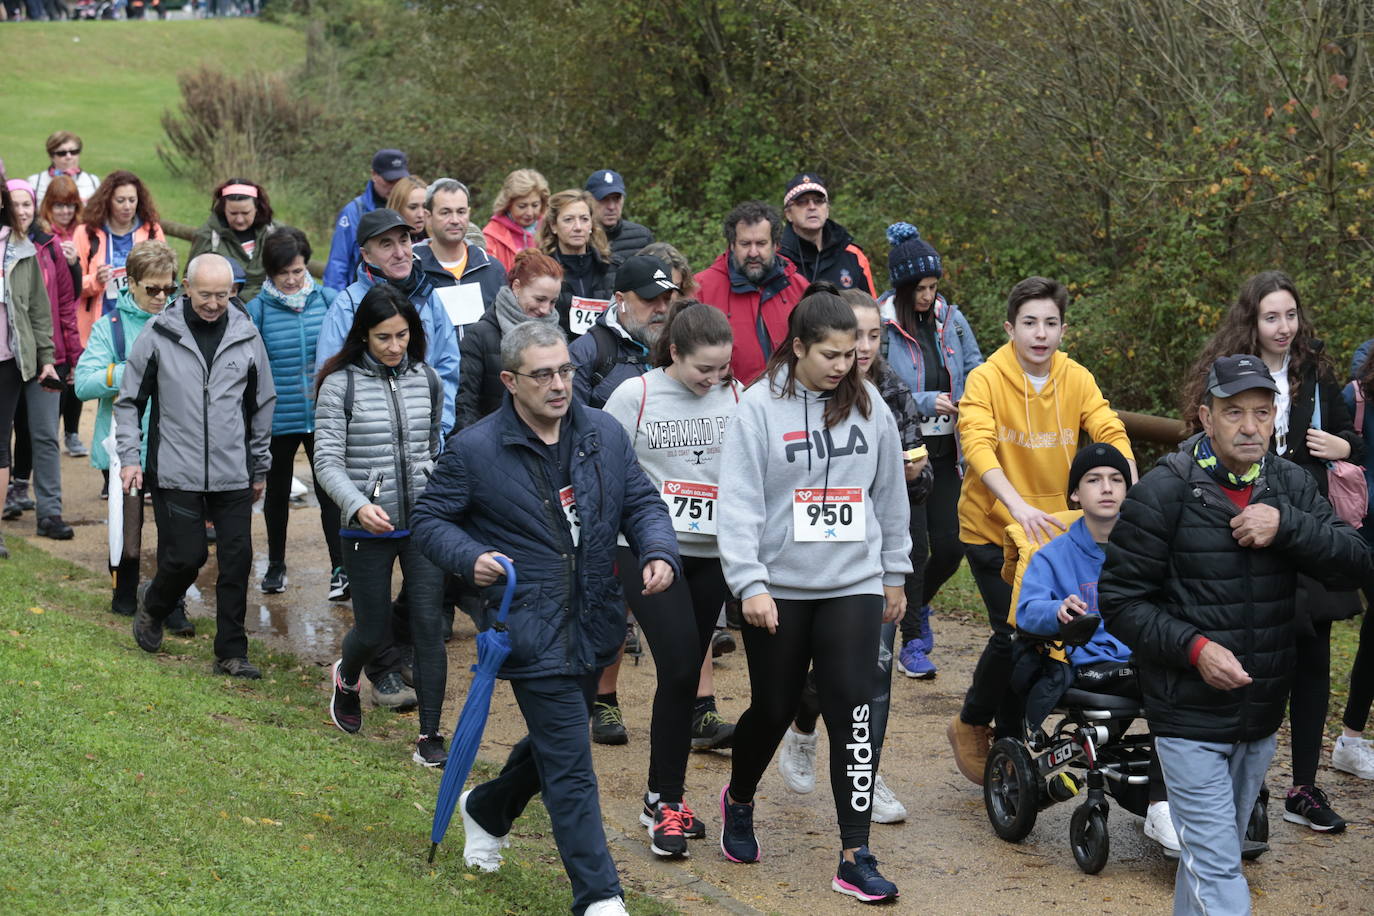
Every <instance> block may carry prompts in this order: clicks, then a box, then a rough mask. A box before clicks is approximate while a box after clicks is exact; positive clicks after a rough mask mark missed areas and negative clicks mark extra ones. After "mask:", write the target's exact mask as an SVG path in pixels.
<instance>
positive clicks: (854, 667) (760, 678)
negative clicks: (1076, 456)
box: [717, 292, 911, 903]
mask: <svg viewBox="0 0 1374 916" xmlns="http://www.w3.org/2000/svg"><path fill="white" fill-rule="evenodd" d="M857 330H858V323H857V321H856V320H855V317H854V311H853V309H852V308H850V306H849V305H848V304H847V303H846V302H845V301H844V300H843V299H841V298H840V297H839V296H837V295H835V294H833V293H829V292H818V293H814V294H812V295H809V296H806V297H805V298H803V299H802V301H801V302H799V303H798V304H797V307H796V309H795V310H794V311H793V313H792V316H791V318H790V320H789V324H788V338H787V342H786V343H785V344H783V345H782V346H781V347H779V348H778V349H777V350H776V351H775V352H774V353H773V355H772V357H771V358H770V359H769V361H768V367H767V368H766V369H765V370H764V373H763V375H762V376H760V378H759V380H758V381H757V382H755V383H754V385H752V386H751V387H750V388H749V389H748V390H747V391H746V392H745V393H744V395H743V396H742V397H741V399H740V404H739V408H738V410H737V411H736V413H735V418H734V420H732V421H731V426H730V434H729V436H727V437H726V439H725V451H724V454H723V456H722V463H721V480H720V502H721V511H720V528H719V532H718V534H717V540H718V543H719V546H720V556H721V565H722V566H723V568H724V571H725V578H726V582H727V583H728V584H729V586H730V590H731V591H732V592H733V593H734V594H735V595H737V596H738V597H739V598H740V599H741V600H742V601H743V610H744V619H745V624H746V626H745V627H744V631H743V635H744V645H745V649H746V652H747V657H748V660H749V682H750V688H751V693H752V697H751V701H750V707H749V709H748V710H747V711H746V712H745V713H744V715H743V716H741V717H740V720H739V723H738V725H737V726H736V729H735V747H734V757H733V766H732V770H731V775H730V783H729V784H728V785H727V786H726V787H725V788H724V789H722V790H721V820H722V829H721V850H722V851H723V852H724V853H725V856H726V858H728V859H730V860H731V861H733V862H756V861H758V859H759V844H758V840H757V839H756V838H755V836H754V829H753V800H754V791H755V789H756V788H757V786H758V782H759V779H760V777H761V776H762V775H763V772H764V770H765V769H766V768H767V766H768V763H769V761H770V760H771V759H772V756H773V752H774V751H775V750H776V749H777V746H778V742H779V741H780V740H781V739H782V736H783V732H784V731H785V730H786V729H787V726H788V724H789V723H790V721H791V719H792V715H793V713H794V712H795V711H796V709H797V702H798V699H799V698H800V696H801V690H802V684H803V682H804V681H805V679H806V672H807V668H808V666H810V665H811V664H812V663H813V662H814V663H815V667H816V681H817V688H818V691H819V694H820V703H821V713H822V716H823V717H824V719H825V725H826V730H827V731H828V732H829V733H830V781H831V787H832V789H833V791H834V795H835V808H836V817H837V820H838V821H839V828H840V841H841V849H842V851H841V854H840V862H839V867H838V869H837V871H836V874H835V877H834V879H833V880H832V881H831V887H832V888H833V889H834V890H836V891H839V892H840V893H842V894H847V895H849V896H852V897H856V898H858V899H860V900H863V901H865V902H870V903H875V902H879V901H884V900H891V899H893V898H895V897H896V896H897V887H896V885H894V884H893V883H892V882H890V881H888V880H887V879H885V878H884V877H883V876H882V875H881V874H879V872H878V863H877V859H875V858H874V857H873V855H872V854H871V853H870V852H869V850H868V832H869V815H870V809H871V808H872V804H873V781H874V774H875V773H876V772H877V763H878V760H877V758H878V754H879V753H880V751H881V746H880V745H881V740H880V738H879V736H878V735H876V734H875V731H874V729H873V727H872V710H871V709H870V705H871V702H872V699H873V695H874V686H875V684H874V673H873V647H874V646H875V645H877V643H878V638H879V632H880V629H881V627H882V624H883V623H885V622H892V621H894V620H897V619H898V618H900V617H901V615H902V613H903V611H904V610H905V607H906V595H905V592H904V590H903V586H904V583H905V578H906V575H907V573H909V572H911V558H910V550H911V533H910V531H909V529H908V526H909V511H910V510H909V507H908V503H907V496H906V482H905V478H904V472H903V463H902V446H901V439H900V436H899V434H898V431H897V424H896V422H895V421H894V420H893V418H892V413H891V411H890V410H889V409H888V407H887V405H886V404H885V403H883V400H882V398H881V397H880V396H879V393H878V390H877V389H876V388H875V387H874V386H873V385H872V383H870V382H867V381H865V380H864V379H863V378H861V376H860V373H859V368H858V365H857V363H856V360H855V348H856V338H857Z"/></svg>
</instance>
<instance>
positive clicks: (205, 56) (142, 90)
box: [0, 19, 361, 256]
mask: <svg viewBox="0 0 1374 916" xmlns="http://www.w3.org/2000/svg"><path fill="white" fill-rule="evenodd" d="M0 58H2V59H4V60H6V61H7V62H8V63H7V65H6V69H7V70H8V80H7V85H6V89H5V97H6V98H7V99H8V100H9V101H10V104H8V105H6V111H5V117H4V118H3V119H0V157H3V158H4V160H5V167H6V170H7V173H8V175H9V177H11V178H15V177H19V178H27V177H28V176H29V175H32V174H33V173H34V172H37V171H39V170H40V169H43V168H46V167H47V166H48V157H47V154H46V153H45V152H44V148H43V143H44V141H45V140H46V139H47V137H48V135H49V134H50V133H52V132H53V131H54V130H58V129H62V128H65V129H67V130H70V131H72V132H74V133H76V134H78V135H80V137H81V140H82V143H83V144H84V147H85V149H84V152H83V153H82V155H81V165H82V167H83V168H85V169H88V170H90V171H92V172H95V173H96V174H97V175H101V176H104V175H106V174H108V173H109V172H111V171H112V170H114V169H118V168H126V169H129V170H131V171H133V172H134V173H135V174H137V175H138V176H139V177H140V178H142V179H143V181H144V183H145V184H147V186H148V188H149V190H150V192H151V193H152V195H153V200H154V202H155V203H156V204H157V207H158V210H159V212H160V213H161V214H162V215H163V216H164V217H166V218H167V219H171V220H176V221H178V222H183V223H189V224H190V225H192V226H199V225H200V224H201V223H202V222H204V221H205V217H206V214H207V213H208V212H209V195H210V188H208V187H207V188H200V187H197V186H195V185H194V184H193V183H192V182H190V181H188V180H186V179H184V178H174V177H172V175H170V174H169V173H168V171H167V168H166V166H164V165H163V164H162V161H161V160H160V159H158V156H157V145H158V144H159V143H165V140H164V136H163V131H162V122H161V118H162V113H163V112H164V111H166V110H168V109H172V110H175V109H177V108H178V107H179V106H180V101H181V96H180V92H179V90H178V88H177V80H176V78H177V74H178V73H179V72H181V71H184V70H193V69H195V68H197V67H198V66H200V65H201V64H205V65H207V66H209V67H211V68H212V69H213V68H220V69H226V70H231V71H233V72H242V71H244V70H250V69H257V70H263V71H278V70H289V69H291V68H293V67H297V66H299V65H300V64H301V63H302V62H303V61H304V59H305V37H304V35H303V34H302V33H300V32H297V31H294V30H291V29H287V28H283V27H280V26H275V25H268V24H266V23H261V22H258V21H256V20H254V19H202V20H191V21H154V20H149V21H133V22H130V21H122V22H70V23H69V22H59V23H44V22H36V23H16V24H6V25H5V26H4V27H3V28H0ZM250 177H251V176H250ZM360 183H361V178H360ZM270 190H271V189H270V188H269V191H270ZM273 203H274V205H275V209H277V210H278V211H279V212H280V214H281V217H280V218H281V219H282V220H286V221H289V220H291V219H292V218H293V217H294V214H293V213H292V209H291V206H290V203H289V201H281V202H279V201H274V202H273ZM175 245H176V247H177V248H178V250H179V251H180V252H181V254H182V255H183V256H184V255H185V253H186V251H187V250H188V249H189V245H187V244H186V243H184V242H177V243H175ZM326 247H327V246H326Z"/></svg>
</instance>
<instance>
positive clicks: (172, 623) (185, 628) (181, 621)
mask: <svg viewBox="0 0 1374 916" xmlns="http://www.w3.org/2000/svg"><path fill="white" fill-rule="evenodd" d="M162 629H163V630H165V631H166V632H168V633H171V634H172V635H173V636H180V637H183V638H185V639H190V638H191V637H192V636H195V635H196V625H195V624H194V623H192V622H191V618H190V617H187V616H186V599H185V598H184V597H182V598H179V599H177V603H176V606H175V607H173V608H172V613H170V614H168V615H167V619H166V620H164V621H163V622H162Z"/></svg>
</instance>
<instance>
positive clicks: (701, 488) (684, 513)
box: [663, 480, 720, 534]
mask: <svg viewBox="0 0 1374 916" xmlns="http://www.w3.org/2000/svg"><path fill="white" fill-rule="evenodd" d="M719 493H720V490H719V489H718V488H717V487H716V486H714V485H713V484H709V483H697V482H696V481H692V480H665V481H663V501H664V502H666V503H667V504H668V515H669V516H671V517H672V519H673V530H674V531H681V532H682V533H684V534H715V533H716V497H717V496H718V495H719Z"/></svg>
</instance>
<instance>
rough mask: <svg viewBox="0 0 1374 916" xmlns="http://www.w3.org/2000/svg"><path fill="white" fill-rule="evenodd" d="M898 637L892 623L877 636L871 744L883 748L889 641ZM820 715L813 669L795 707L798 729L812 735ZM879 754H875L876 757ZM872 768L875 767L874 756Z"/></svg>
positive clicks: (889, 703)
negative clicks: (876, 665) (875, 682)
mask: <svg viewBox="0 0 1374 916" xmlns="http://www.w3.org/2000/svg"><path fill="white" fill-rule="evenodd" d="M896 636H897V625H896V624H895V623H885V624H883V628H882V631H881V632H880V635H879V636H878V667H877V669H876V671H877V675H878V680H877V686H876V688H875V693H874V694H873V703H872V707H873V743H874V744H875V745H876V746H877V747H878V748H880V749H881V748H882V746H883V743H884V740H883V739H884V738H885V737H886V736H887V715H888V712H889V711H890V710H891V707H892V649H893V644H892V641H893V640H894V639H895V638H896ZM820 717H821V698H820V694H819V692H817V690H816V669H815V668H812V669H811V670H810V671H808V672H807V674H806V686H805V687H803V688H802V695H801V703H800V704H799V705H798V706H797V718H796V723H797V731H799V732H804V733H806V734H808V735H809V734H811V733H812V732H814V731H815V730H816V722H817V720H819V719H820ZM877 756H880V755H875V757H877ZM873 769H874V770H875V771H876V770H877V769H878V762H877V760H876V759H875V760H874V763H873Z"/></svg>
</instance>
